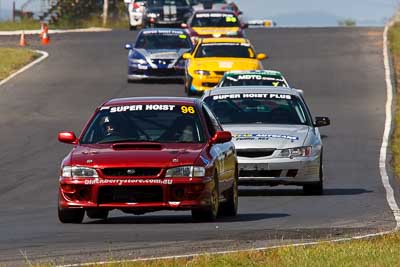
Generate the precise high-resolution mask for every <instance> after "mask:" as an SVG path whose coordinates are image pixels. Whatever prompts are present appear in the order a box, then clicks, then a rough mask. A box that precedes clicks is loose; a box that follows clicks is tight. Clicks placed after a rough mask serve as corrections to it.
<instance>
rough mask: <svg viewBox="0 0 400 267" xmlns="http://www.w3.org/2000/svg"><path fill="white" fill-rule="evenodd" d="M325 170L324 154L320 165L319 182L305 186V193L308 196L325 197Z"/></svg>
mask: <svg viewBox="0 0 400 267" xmlns="http://www.w3.org/2000/svg"><path fill="white" fill-rule="evenodd" d="M323 177H324V174H323V168H322V154H321V160H320V164H319V181H318V182H316V183H312V184H307V185H303V192H304V194H306V195H323V194H324V182H323Z"/></svg>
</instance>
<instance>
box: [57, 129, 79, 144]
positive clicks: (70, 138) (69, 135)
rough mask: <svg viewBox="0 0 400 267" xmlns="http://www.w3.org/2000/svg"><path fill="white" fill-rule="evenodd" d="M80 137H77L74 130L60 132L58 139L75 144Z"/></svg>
mask: <svg viewBox="0 0 400 267" xmlns="http://www.w3.org/2000/svg"><path fill="white" fill-rule="evenodd" d="M77 140H78V138H76V136H75V133H74V132H60V133H58V141H60V142H61V143H67V144H74V143H75V142H76V141H77Z"/></svg>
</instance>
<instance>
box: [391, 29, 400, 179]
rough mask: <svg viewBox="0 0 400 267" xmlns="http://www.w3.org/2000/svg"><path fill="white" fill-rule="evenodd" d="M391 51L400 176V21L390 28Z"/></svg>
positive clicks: (397, 171) (395, 154)
mask: <svg viewBox="0 0 400 267" xmlns="http://www.w3.org/2000/svg"><path fill="white" fill-rule="evenodd" d="M389 42H390V51H391V53H392V57H393V66H394V71H395V77H396V86H397V89H396V92H397V94H396V98H395V99H396V104H395V116H394V125H395V127H394V129H393V135H392V144H391V145H392V146H391V147H392V153H393V159H392V163H393V164H392V165H393V168H394V171H395V174H396V176H397V177H398V178H399V177H400V100H399V98H400V23H396V24H395V25H394V26H393V27H391V28H390V29H389Z"/></svg>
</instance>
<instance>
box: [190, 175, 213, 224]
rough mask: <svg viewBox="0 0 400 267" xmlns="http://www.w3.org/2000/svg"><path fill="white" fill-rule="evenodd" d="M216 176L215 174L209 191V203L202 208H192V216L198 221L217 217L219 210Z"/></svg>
mask: <svg viewBox="0 0 400 267" xmlns="http://www.w3.org/2000/svg"><path fill="white" fill-rule="evenodd" d="M218 181H219V180H218V177H217V176H216V175H215V177H214V181H213V188H212V191H211V199H210V205H209V206H208V207H206V208H203V209H192V218H193V220H195V221H198V222H213V221H215V219H217V216H218V210H219V188H218Z"/></svg>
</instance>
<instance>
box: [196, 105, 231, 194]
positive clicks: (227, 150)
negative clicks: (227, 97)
mask: <svg viewBox="0 0 400 267" xmlns="http://www.w3.org/2000/svg"><path fill="white" fill-rule="evenodd" d="M203 112H204V116H205V119H206V121H207V128H208V131H209V133H210V136H214V135H215V133H216V132H217V131H223V129H222V127H221V125H220V124H219V122H218V120H217V119H216V118H215V116H214V114H213V113H212V112H211V111H210V109H209V108H208V107H207V106H205V105H204V106H203ZM210 154H211V155H212V156H213V158H215V161H216V165H217V169H218V172H219V179H220V193H222V192H224V191H225V190H228V189H229V188H231V186H232V183H233V179H232V178H233V177H234V173H235V166H236V157H235V153H234V146H233V144H232V143H231V142H225V143H218V144H213V145H212V147H211V149H210Z"/></svg>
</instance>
